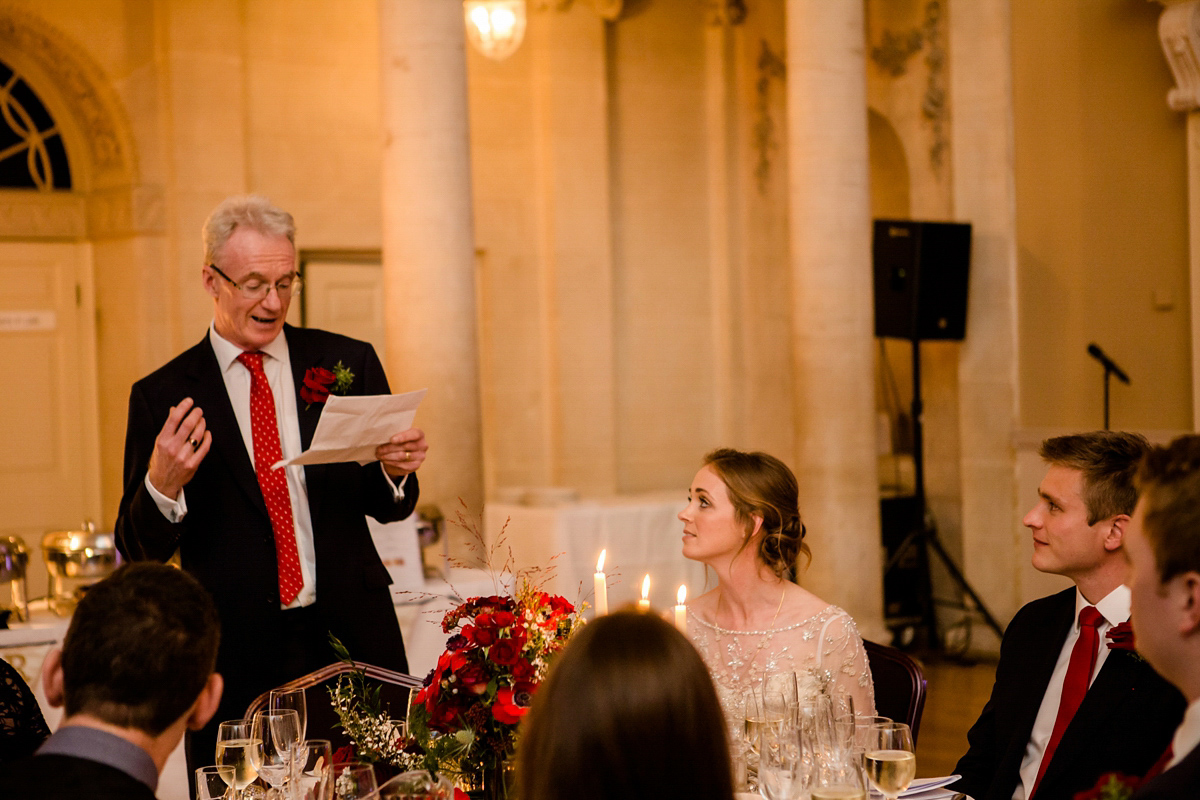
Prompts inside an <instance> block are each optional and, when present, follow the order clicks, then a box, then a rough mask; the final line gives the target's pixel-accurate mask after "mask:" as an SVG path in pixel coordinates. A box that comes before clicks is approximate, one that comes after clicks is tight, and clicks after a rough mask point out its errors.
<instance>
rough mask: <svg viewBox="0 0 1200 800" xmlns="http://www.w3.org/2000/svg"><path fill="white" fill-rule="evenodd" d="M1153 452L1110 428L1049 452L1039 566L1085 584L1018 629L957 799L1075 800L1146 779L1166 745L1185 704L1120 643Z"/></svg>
mask: <svg viewBox="0 0 1200 800" xmlns="http://www.w3.org/2000/svg"><path fill="white" fill-rule="evenodd" d="M1148 446H1149V445H1148V443H1147V442H1146V440H1145V439H1144V438H1143V437H1141V436H1138V435H1136V434H1129V433H1117V432H1110V431H1096V432H1094V433H1087V434H1079V435H1074V436H1060V437H1057V438H1053V439H1047V440H1046V441H1045V442H1043V443H1042V447H1041V450H1040V453H1041V456H1042V458H1043V459H1045V460H1046V462H1047V463H1048V464H1049V468H1048V469H1047V471H1046V476H1045V477H1044V478H1043V479H1042V482H1041V485H1040V486H1039V487H1038V497H1039V500H1038V503H1037V505H1035V506H1034V507H1033V509H1031V510H1030V511H1029V513H1028V514H1026V515H1025V519H1024V523H1025V525H1026V527H1028V528H1029V529H1030V531H1032V533H1033V566H1034V567H1035V568H1036V569H1038V570H1040V571H1042V572H1048V573H1053V574H1056V575H1063V576H1065V577H1067V578H1070V579H1071V580H1072V581H1073V582H1074V584H1075V586H1074V587H1072V588H1070V589H1067V590H1065V591H1063V592H1060V593H1058V594H1055V595H1051V596H1050V597H1043V598H1042V599H1040V600H1035V601H1033V602H1031V603H1029V604H1027V605H1026V606H1025V607H1023V608H1022V609H1021V610H1020V611H1018V612H1017V614H1016V616H1014V617H1013V619H1012V622H1010V623H1009V626H1008V630H1007V631H1006V632H1005V634H1004V641H1003V642H1002V643H1001V645H1000V662H999V664H998V665H997V667H996V683H995V685H994V686H993V687H992V695H991V698H990V699H989V700H988V703H987V705H986V706H985V707H984V709H983V712H982V714H980V716H979V719H978V720H977V721H976V722H975V724H974V725H973V726H972V727H971V730H970V732H969V733H968V734H967V739H968V742H969V744H970V748H969V750H968V751H967V753H966V755H964V756H963V757H962V759H961V760H960V761H959V762H958V766H957V767H955V772H957V773H958V774H960V775H962V776H963V777H962V780H961V781H958V782H957V783H956V784H955V785H954V786H953V788H954V789H955V790H956V791H960V792H964V793H966V794H968V795H970V796H971V797H973V798H975V800H1033V799H1034V798H1039V799H1040V800H1059V798H1072V797H1074V795H1075V793H1076V792H1080V791H1084V790H1087V789H1090V788H1092V786H1093V785H1094V784H1095V783H1096V780H1097V778H1098V777H1099V776H1100V775H1101V774H1103V773H1105V772H1109V771H1113V770H1115V771H1120V772H1124V773H1127V774H1132V775H1142V774H1144V773H1145V772H1146V771H1147V770H1148V769H1149V768H1150V767H1151V766H1152V765H1153V764H1154V762H1155V761H1156V760H1157V759H1158V757H1159V756H1160V755H1161V754H1162V751H1163V749H1164V748H1165V747H1166V745H1167V742H1168V740H1169V739H1170V736H1171V731H1172V730H1174V728H1175V725H1176V724H1178V721H1179V718H1180V715H1181V714H1182V713H1183V699H1182V698H1181V697H1180V696H1179V693H1178V692H1177V691H1175V689H1174V688H1173V687H1171V686H1170V685H1169V684H1167V683H1166V682H1165V681H1164V680H1163V679H1162V678H1161V677H1159V676H1158V675H1157V674H1156V673H1155V672H1154V670H1153V669H1152V668H1151V667H1150V666H1149V665H1148V664H1147V663H1145V662H1144V661H1142V660H1141V659H1139V658H1138V657H1137V656H1136V655H1135V654H1134V653H1133V652H1132V651H1131V650H1126V649H1122V648H1121V646H1120V644H1121V643H1122V641H1123V640H1124V637H1123V636H1122V635H1121V634H1122V633H1123V632H1124V631H1125V630H1126V629H1127V627H1128V626H1126V625H1125V624H1124V623H1126V622H1127V621H1128V619H1129V589H1128V588H1127V587H1126V586H1124V580H1125V574H1126V570H1127V566H1126V563H1125V557H1124V553H1123V550H1122V542H1123V539H1124V536H1125V533H1126V531H1127V528H1128V526H1129V519H1130V515H1131V514H1132V513H1133V510H1134V506H1135V505H1136V502H1137V491H1136V489H1135V488H1134V485H1133V476H1134V473H1135V472H1136V469H1137V464H1138V461H1139V459H1140V458H1141V457H1142V455H1143V453H1145V452H1146V450H1147V449H1148ZM1110 632H1114V636H1113V637H1108V636H1107V634H1108V633H1110Z"/></svg>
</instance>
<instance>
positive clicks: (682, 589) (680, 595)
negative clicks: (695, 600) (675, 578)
mask: <svg viewBox="0 0 1200 800" xmlns="http://www.w3.org/2000/svg"><path fill="white" fill-rule="evenodd" d="M675 600H676V601H677V602H678V603H679V605H683V601H684V600H687V586H686V585H684V584H682V583H681V584H679V591H678V592H677V593H676V594H675Z"/></svg>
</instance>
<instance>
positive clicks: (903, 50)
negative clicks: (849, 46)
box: [871, 0, 950, 174]
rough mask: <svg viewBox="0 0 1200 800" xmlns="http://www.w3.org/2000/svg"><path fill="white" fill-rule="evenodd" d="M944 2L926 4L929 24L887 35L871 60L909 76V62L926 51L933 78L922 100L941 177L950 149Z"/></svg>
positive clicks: (931, 157) (931, 158)
mask: <svg viewBox="0 0 1200 800" xmlns="http://www.w3.org/2000/svg"><path fill="white" fill-rule="evenodd" d="M942 2H943V0H929V1H928V2H927V3H926V4H925V20H924V21H923V22H922V23H921V26H920V27H918V28H913V29H912V30H909V31H905V32H901V33H894V32H892V31H884V32H883V36H882V38H881V40H880V43H879V44H878V45H876V46H875V47H872V48H871V60H872V61H874V62H875V64H876V65H877V66H878V67H879V68H880V69H881V70H883V71H884V72H886V73H887V74H889V75H890V76H892V77H893V78H899V77H902V76H903V75H904V74H905V73H906V72H908V60H909V59H910V58H912V57H913V56H914V55H916V54H917V53H919V52H921V50H925V51H926V52H925V64H926V65H927V66H928V67H929V77H928V79H927V81H926V83H925V93H924V94H923V95H922V96H921V114H922V116H924V117H925V118H926V119H927V120H929V122H930V126H931V127H932V129H933V130H932V132H933V141H932V142H931V143H930V145H929V163H930V165H931V166H932V167H933V171H934V172H935V173H938V174H940V173H941V169H942V164H943V163H944V162H945V160H946V150H947V149H948V148H949V147H950V137H949V135H948V134H947V133H946V126H945V122H946V118H947V116H948V114H947V110H946V45H945V38H946V37H945V32H944V25H943V23H944V22H945V18H944V14H943V7H942Z"/></svg>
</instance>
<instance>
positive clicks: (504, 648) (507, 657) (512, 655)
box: [488, 639, 521, 667]
mask: <svg viewBox="0 0 1200 800" xmlns="http://www.w3.org/2000/svg"><path fill="white" fill-rule="evenodd" d="M520 654H521V644H520V643H519V642H517V641H516V640H515V639H501V640H500V641H498V642H496V643H495V644H494V645H492V649H491V650H489V651H488V657H489V658H491V659H492V661H494V662H496V663H497V664H499V665H500V666H502V667H511V666H512V665H513V664H515V663H517V656H519V655H520Z"/></svg>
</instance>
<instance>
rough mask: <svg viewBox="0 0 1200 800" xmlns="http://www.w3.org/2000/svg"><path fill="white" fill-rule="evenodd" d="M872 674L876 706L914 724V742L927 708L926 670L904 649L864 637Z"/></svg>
mask: <svg viewBox="0 0 1200 800" xmlns="http://www.w3.org/2000/svg"><path fill="white" fill-rule="evenodd" d="M863 645H864V646H865V647H866V649H867V663H868V664H869V665H870V667H871V678H872V679H873V680H874V682H875V710H876V713H878V714H881V715H882V716H885V717H891V718H892V719H894V720H896V721H897V722H907V723H908V726H909V727H910V728H912V738H913V744H914V745H916V743H917V731H918V729H919V728H920V727H921V713H922V712H923V711H924V710H925V672H924V670H922V669H921V664H920V662H918V661H917V660H916V659H915V658H913V657H912V656H910V655H908V654H907V653H905V652H904V651H902V650H897V649H896V648H894V647H888V646H887V645H883V644H876V643H875V642H867V641H864V642H863Z"/></svg>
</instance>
